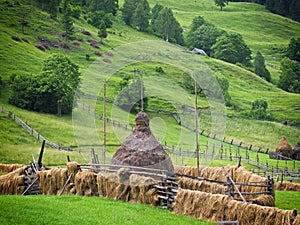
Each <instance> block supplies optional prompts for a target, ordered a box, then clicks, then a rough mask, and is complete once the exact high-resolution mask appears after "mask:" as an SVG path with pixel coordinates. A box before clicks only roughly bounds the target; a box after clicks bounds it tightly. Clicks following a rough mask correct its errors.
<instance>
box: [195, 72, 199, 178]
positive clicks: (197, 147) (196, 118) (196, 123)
mask: <svg viewBox="0 0 300 225" xmlns="http://www.w3.org/2000/svg"><path fill="white" fill-rule="evenodd" d="M194 86H195V129H196V130H195V131H196V158H197V172H198V177H200V163H199V142H198V111H197V108H198V94H197V75H196V73H194Z"/></svg>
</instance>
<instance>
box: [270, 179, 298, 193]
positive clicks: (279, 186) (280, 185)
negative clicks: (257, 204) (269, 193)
mask: <svg viewBox="0 0 300 225" xmlns="http://www.w3.org/2000/svg"><path fill="white" fill-rule="evenodd" d="M274 188H275V190H281V191H300V184H299V183H291V182H287V181H283V182H275V184H274Z"/></svg>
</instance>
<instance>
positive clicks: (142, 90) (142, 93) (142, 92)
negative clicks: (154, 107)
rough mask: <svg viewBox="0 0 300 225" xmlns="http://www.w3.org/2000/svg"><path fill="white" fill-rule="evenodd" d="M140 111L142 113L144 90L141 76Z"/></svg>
mask: <svg viewBox="0 0 300 225" xmlns="http://www.w3.org/2000/svg"><path fill="white" fill-rule="evenodd" d="M141 111H142V112H143V111H144V89H143V76H141Z"/></svg>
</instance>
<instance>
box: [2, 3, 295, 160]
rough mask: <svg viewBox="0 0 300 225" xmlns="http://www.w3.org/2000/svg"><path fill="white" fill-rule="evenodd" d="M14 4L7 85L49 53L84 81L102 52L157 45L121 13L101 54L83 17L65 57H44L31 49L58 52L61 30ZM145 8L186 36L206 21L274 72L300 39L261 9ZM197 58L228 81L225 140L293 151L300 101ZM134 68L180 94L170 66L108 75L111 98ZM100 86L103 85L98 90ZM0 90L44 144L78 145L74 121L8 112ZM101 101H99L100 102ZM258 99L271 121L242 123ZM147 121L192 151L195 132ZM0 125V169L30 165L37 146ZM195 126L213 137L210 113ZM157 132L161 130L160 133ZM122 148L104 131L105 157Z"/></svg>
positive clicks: (9, 10) (162, 104)
mask: <svg viewBox="0 0 300 225" xmlns="http://www.w3.org/2000/svg"><path fill="white" fill-rule="evenodd" d="M18 2H19V3H20V4H17V3H16V2H15V3H13V1H4V0H1V5H0V12H1V13H0V26H1V33H0V59H1V70H0V71H1V75H0V76H1V77H2V80H3V81H4V82H5V83H6V84H7V82H8V80H9V77H10V75H12V74H38V73H39V72H40V70H41V68H42V60H43V59H45V58H47V57H48V56H49V55H50V54H52V53H58V52H59V53H63V54H65V55H67V56H68V57H70V58H71V59H72V60H73V61H74V62H75V63H77V64H79V66H80V71H81V72H82V74H85V72H86V71H87V70H88V68H90V66H91V65H92V64H93V62H95V63H97V62H98V61H95V60H99V61H102V60H103V58H105V57H106V52H107V51H114V49H116V48H118V47H119V46H122V45H124V44H128V43H133V42H136V41H142V40H159V39H158V38H157V37H154V36H151V35H148V34H145V33H141V32H138V31H136V30H135V29H133V28H130V27H128V26H125V25H124V22H122V20H121V15H120V13H119V14H118V15H117V16H116V17H115V18H114V21H113V27H112V28H109V29H108V38H107V39H104V43H103V44H100V43H99V46H100V48H99V49H96V48H94V47H92V46H91V45H90V43H89V40H91V39H92V40H95V41H97V42H99V38H98V37H97V29H96V28H95V27H93V26H91V25H89V24H88V23H87V22H86V20H85V19H84V17H83V16H81V17H80V19H78V20H75V22H74V25H75V29H76V40H74V41H73V42H70V43H68V45H69V49H68V50H65V49H63V48H61V47H50V49H49V50H46V51H41V50H40V49H38V48H37V47H35V46H36V45H38V44H41V43H42V42H41V41H40V40H41V38H43V39H44V40H45V39H46V40H48V41H51V42H52V43H55V44H56V45H58V43H59V40H60V41H63V40H64V39H63V37H61V35H60V33H61V31H62V27H61V24H60V23H59V22H58V21H55V20H52V19H50V17H49V15H48V14H47V13H45V12H41V11H40V10H38V9H36V8H30V7H29V5H27V4H25V3H26V2H27V1H18ZM149 2H150V5H151V6H153V5H154V4H156V3H160V4H162V5H164V6H168V7H170V8H172V10H173V11H174V15H175V17H176V18H177V19H178V21H179V22H180V24H181V25H182V27H183V28H184V30H185V34H186V32H187V31H188V29H189V26H190V24H191V21H192V19H193V18H194V17H195V16H197V15H201V16H203V17H204V18H205V20H207V21H209V22H211V23H213V24H215V25H216V26H217V27H219V28H221V29H224V30H226V31H233V32H237V33H240V34H242V36H243V38H244V40H245V42H246V43H247V45H249V47H250V49H251V50H252V53H253V55H254V54H255V53H256V51H258V50H259V51H261V52H262V54H263V55H264V56H265V58H266V61H267V62H268V63H271V64H274V65H277V66H279V62H280V59H281V58H282V50H283V49H284V48H285V47H286V46H287V45H288V43H289V40H290V39H291V38H292V37H299V36H300V24H299V23H296V22H294V21H291V20H289V19H286V18H283V17H280V16H277V15H274V14H271V13H269V12H267V11H266V10H265V9H264V7H263V6H260V5H256V4H251V3H229V5H228V6H226V7H225V8H224V11H223V12H220V11H219V8H218V7H216V6H215V5H214V1H213V0H203V1H197V2H195V1H191V2H190V3H186V2H184V1H164V0H161V1H154V0H151V1H149ZM122 4H123V1H119V5H120V6H122ZM22 12H29V13H28V17H27V20H28V21H29V26H28V27H25V30H24V33H22V27H21V25H20V23H19V20H20V17H21V16H22ZM83 30H86V31H89V32H90V33H91V36H87V35H84V34H83V33H82V31H83ZM13 36H18V37H19V38H26V39H27V40H28V42H29V43H27V42H25V41H24V40H22V41H15V40H13V39H12V37H13ZM38 37H40V38H38ZM79 40H80V41H79ZM75 43H76V44H75ZM159 43H162V41H159ZM166 45H167V44H166ZM171 48H172V49H174V51H187V50H185V49H182V48H180V47H178V46H175V45H174V46H172V47H171ZM153 49H154V50H155V51H163V50H164V49H165V48H164V47H161V48H160V49H156V47H155V46H154V47H153ZM95 51H100V52H101V54H102V55H103V56H102V57H99V56H97V55H95ZM87 54H88V55H89V56H90V58H89V60H87V59H86V55H87ZM195 57H198V58H199V60H200V61H201V62H203V63H204V64H205V65H206V66H208V67H209V68H210V70H211V71H212V73H213V74H214V75H215V76H217V77H225V78H226V79H228V81H229V84H230V87H229V93H230V95H231V98H232V103H233V107H230V108H229V107H226V114H227V117H226V127H225V133H224V136H225V137H226V138H227V139H234V141H235V142H236V143H239V142H243V143H244V144H245V145H251V144H252V145H253V146H254V147H255V148H259V147H261V148H263V149H266V148H270V149H272V150H273V149H275V147H276V145H277V143H278V141H279V139H280V138H281V137H282V136H286V137H287V138H288V140H289V142H290V143H291V145H292V146H294V145H295V144H296V143H297V142H298V141H299V139H300V131H299V125H300V108H299V106H300V97H299V95H297V94H291V93H287V92H284V91H282V90H281V89H278V88H277V87H276V86H275V85H273V84H271V83H268V82H266V81H264V80H263V79H261V78H259V77H257V76H256V75H255V74H253V73H251V72H249V71H247V70H245V69H243V68H241V67H238V66H236V65H232V64H229V63H225V62H223V61H220V60H216V59H212V58H208V57H202V56H195ZM156 67H161V68H162V69H163V71H164V74H163V75H159V74H158V73H157V71H156ZM135 68H137V69H139V70H142V71H143V74H144V76H145V78H151V77H157V78H156V79H157V81H158V82H159V81H160V80H159V79H163V78H164V79H168V80H169V81H170V82H174V87H177V86H181V85H182V82H183V81H182V79H183V78H182V75H183V72H184V69H182V68H180V67H179V66H177V65H176V64H173V65H170V64H166V63H161V62H143V63H137V64H134V65H130V66H128V67H125V68H122V69H121V70H119V71H118V72H117V73H115V74H112V76H111V77H110V80H108V97H109V98H111V99H114V98H115V97H116V96H117V95H118V90H119V88H120V82H121V80H122V77H123V76H124V75H128V76H131V77H132V74H133V73H132V70H134V69H135ZM268 69H271V68H268ZM270 71H271V73H272V79H273V81H274V83H276V81H277V80H278V79H279V71H278V70H276V69H272V70H270ZM98 85H99V86H100V85H102V84H101V83H99V84H98ZM157 88H158V90H157V91H158V92H161V93H166V94H168V93H169V94H170V95H172V94H173V93H174V92H171V90H172V89H173V86H171V85H170V83H165V84H164V85H162V84H161V85H159V86H157ZM0 90H1V92H0V104H1V105H2V106H4V107H5V108H6V109H8V110H11V111H12V112H14V113H15V114H16V115H18V116H19V117H20V118H22V119H23V120H24V121H26V122H27V123H28V124H30V125H31V126H32V127H33V128H34V129H36V130H37V131H39V132H40V133H41V134H42V135H43V136H45V137H47V138H48V139H49V140H51V141H53V142H56V143H61V144H63V145H64V146H72V147H76V146H77V144H78V143H77V141H76V138H75V137H74V132H73V124H72V116H71V115H64V116H62V117H56V116H53V115H47V114H41V113H36V112H29V111H26V110H21V109H18V108H16V107H14V106H12V105H10V104H8V97H9V89H8V85H5V86H4V87H2V88H1V89H0ZM172 91H174V90H172ZM175 92H176V90H175ZM102 94H103V93H100V95H102ZM173 96H174V97H175V100H174V101H177V102H178V103H180V102H181V101H182V99H181V97H182V96H176V94H175V95H174V94H173ZM176 97H177V99H176ZM188 98H189V99H190V100H189V101H188V102H185V104H186V105H187V106H189V107H193V95H191V94H188ZM256 99H265V100H266V101H267V102H268V104H269V108H268V109H269V112H270V113H271V115H272V118H273V120H274V121H256V120H251V119H248V118H245V117H244V116H245V115H246V114H247V112H249V110H250V108H251V103H252V102H253V101H255V100H256ZM172 101H173V99H172ZM167 102H168V99H165V100H163V99H159V98H152V99H150V100H149V109H157V110H159V109H163V110H173V108H172V107H170V104H167ZM208 104H209V103H208V101H207V99H206V98H205V97H201V98H200V99H199V107H202V108H203V107H207V106H208ZM107 107H108V115H109V117H110V116H111V115H112V112H111V109H112V108H113V106H112V104H111V102H110V103H108V106H107ZM95 109H96V111H97V112H98V113H102V112H103V102H102V101H101V100H99V101H97V105H96V107H95ZM146 110H147V109H146ZM122 113H124V112H121V111H120V114H122ZM149 115H150V118H151V119H153V120H152V123H151V125H152V129H153V132H154V134H155V135H156V136H158V137H159V139H160V140H161V141H165V142H167V143H168V144H169V145H174V146H175V147H181V148H185V149H194V133H193V132H191V131H190V130H187V129H184V128H182V127H181V126H180V125H178V124H177V122H176V121H175V119H174V118H173V117H171V116H170V115H164V114H158V113H155V112H151V113H150V114H149ZM128 117H129V119H130V123H131V124H133V120H134V115H133V114H131V115H129V116H128ZM0 119H1V127H0V130H1V137H0V153H1V154H0V155H1V158H0V161H4V162H10V161H13V162H17V161H18V160H19V159H18V156H19V155H21V157H20V158H22V159H20V162H26V160H29V159H30V157H31V154H32V153H33V152H37V151H38V150H39V148H40V146H39V143H37V142H36V141H35V140H34V139H33V138H31V137H30V136H28V135H27V134H26V133H24V132H23V131H22V130H21V128H19V129H18V127H17V125H13V122H12V121H10V120H9V119H8V118H7V116H4V115H2V116H1V117H0ZM282 121H288V122H289V123H290V124H292V125H295V126H298V128H295V127H289V126H284V125H282V124H281V123H280V122H282ZM189 123H192V121H189ZM2 124H3V125H2ZM199 124H200V129H201V130H205V132H206V133H210V132H212V126H213V125H214V124H212V119H211V112H210V111H209V110H208V111H205V110H204V111H201V112H200V117H199ZM161 125H163V126H164V130H163V129H162V127H161ZM97 132H98V135H99V136H100V137H101V136H102V135H103V133H102V123H101V122H100V121H98V122H97ZM182 133H184V134H182ZM2 134H3V135H2ZM182 135H183V136H182ZM179 139H180V140H179ZM200 141H201V142H202V143H206V141H207V138H206V137H201V138H200ZM120 142H121V140H119V139H118V137H117V135H116V134H115V130H114V129H113V128H112V127H109V128H108V144H109V147H108V148H109V151H110V152H111V153H113V152H114V151H115V149H116V148H117V146H118V145H119V144H120ZM10 149H12V150H13V149H16V151H13V152H10V153H11V154H8V151H9V150H10ZM49 151H50V150H49ZM53 151H54V150H53ZM28 152H29V154H28ZM26 154H28V157H26ZM34 154H35V153H34ZM59 154H62V153H59ZM65 156H66V155H65V154H63V156H61V157H62V158H63V159H62V160H61V161H59V162H58V164H60V163H61V164H63V163H62V161H65ZM71 157H73V158H74V159H77V160H78V161H81V160H83V159H82V158H80V154H79V155H76V154H74V156H71ZM24 158H26V159H24ZM49 164H50V165H55V162H53V161H52V160H51V161H50V162H49Z"/></svg>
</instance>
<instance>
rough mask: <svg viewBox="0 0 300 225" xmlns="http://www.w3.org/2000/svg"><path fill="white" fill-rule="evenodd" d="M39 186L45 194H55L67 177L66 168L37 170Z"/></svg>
mask: <svg viewBox="0 0 300 225" xmlns="http://www.w3.org/2000/svg"><path fill="white" fill-rule="evenodd" d="M37 177H38V181H39V186H40V188H41V190H42V193H43V194H45V195H57V194H59V193H60V191H61V190H62V188H63V186H64V184H65V183H66V181H67V179H68V169H65V168H53V169H50V170H44V171H39V172H37Z"/></svg>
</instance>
